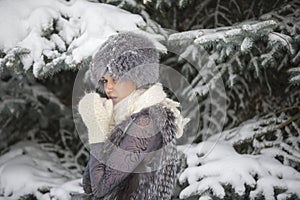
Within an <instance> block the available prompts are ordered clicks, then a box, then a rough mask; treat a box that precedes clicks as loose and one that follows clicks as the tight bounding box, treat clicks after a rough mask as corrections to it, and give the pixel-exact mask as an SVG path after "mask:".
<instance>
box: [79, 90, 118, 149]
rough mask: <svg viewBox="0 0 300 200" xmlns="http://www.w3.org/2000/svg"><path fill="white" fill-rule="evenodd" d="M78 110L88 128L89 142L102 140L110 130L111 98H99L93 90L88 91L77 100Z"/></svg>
mask: <svg viewBox="0 0 300 200" xmlns="http://www.w3.org/2000/svg"><path fill="white" fill-rule="evenodd" d="M78 111H79V114H80V115H81V118H82V120H83V122H84V124H85V125H86V127H87V129H88V135H89V143H90V144H91V143H97V142H103V141H104V140H105V139H106V137H107V135H108V134H109V132H110V125H111V122H112V115H113V103H112V100H111V99H109V100H108V99H106V98H101V97H100V96H99V94H97V93H95V92H92V93H88V94H86V95H84V96H83V98H82V99H81V100H80V101H79V104H78Z"/></svg>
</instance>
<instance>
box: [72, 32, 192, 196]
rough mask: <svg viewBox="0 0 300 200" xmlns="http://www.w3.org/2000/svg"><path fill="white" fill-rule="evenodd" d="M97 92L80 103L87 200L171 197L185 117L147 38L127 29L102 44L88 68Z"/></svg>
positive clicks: (154, 50) (86, 96) (84, 185)
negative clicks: (85, 139) (169, 94)
mask: <svg viewBox="0 0 300 200" xmlns="http://www.w3.org/2000/svg"><path fill="white" fill-rule="evenodd" d="M90 71H91V73H92V76H93V77H92V79H93V82H94V83H95V84H97V92H98V93H100V94H102V95H104V96H105V97H101V95H99V94H98V93H95V92H92V93H88V94H86V95H85V96H84V97H83V98H82V99H81V100H80V102H79V105H78V109H79V113H80V115H81V117H82V119H83V122H84V123H85V125H86V127H87V129H88V137H89V144H90V159H89V162H88V164H87V167H86V170H85V172H84V175H83V187H84V191H85V193H86V194H87V195H88V197H89V199H105V200H133V199H137V200H150V199H151V200H156V199H158V200H163V199H166V200H167V199H171V196H172V193H173V189H174V187H175V185H176V160H177V152H176V146H175V142H176V137H177V138H178V137H180V136H181V135H182V132H183V127H184V125H185V124H186V123H187V122H188V119H184V118H183V117H182V116H181V114H180V111H179V110H178V109H177V107H178V106H179V103H178V102H175V101H173V100H171V99H169V98H167V97H166V93H165V92H164V91H163V87H162V85H161V84H160V83H159V82H158V78H159V54H158V51H157V50H156V49H155V47H154V45H153V43H152V42H151V40H149V39H148V38H146V37H144V36H142V35H139V34H136V33H132V32H125V33H120V34H118V35H114V36H111V37H109V38H108V40H107V41H106V42H105V43H104V44H103V45H102V46H101V47H100V49H99V50H98V52H97V53H96V55H95V56H94V58H93V60H92V65H91V68H90Z"/></svg>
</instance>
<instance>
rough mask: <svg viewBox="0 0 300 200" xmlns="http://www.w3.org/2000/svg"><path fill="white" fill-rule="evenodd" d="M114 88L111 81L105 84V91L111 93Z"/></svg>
mask: <svg viewBox="0 0 300 200" xmlns="http://www.w3.org/2000/svg"><path fill="white" fill-rule="evenodd" d="M113 88H114V83H113V82H112V81H108V82H107V90H109V91H112V90H113Z"/></svg>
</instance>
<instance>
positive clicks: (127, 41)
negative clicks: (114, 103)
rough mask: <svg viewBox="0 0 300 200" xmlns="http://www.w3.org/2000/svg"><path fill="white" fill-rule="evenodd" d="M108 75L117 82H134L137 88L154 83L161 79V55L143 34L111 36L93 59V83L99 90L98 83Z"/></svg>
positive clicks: (124, 33) (127, 33) (128, 33)
mask: <svg viewBox="0 0 300 200" xmlns="http://www.w3.org/2000/svg"><path fill="white" fill-rule="evenodd" d="M106 73H108V74H109V75H111V76H112V77H113V78H114V79H116V80H120V79H121V80H131V81H133V82H135V83H136V85H137V88H141V87H142V86H145V85H149V84H154V83H156V82H158V78H159V53H158V51H157V49H156V48H155V46H154V44H153V43H152V41H151V40H150V39H148V38H147V37H145V36H143V35H140V34H137V33H133V32H123V33H119V34H117V35H112V36H110V37H109V38H108V39H107V41H106V42H104V44H103V45H102V46H101V47H100V48H99V50H98V52H97V53H96V54H95V56H94V57H93V59H92V65H91V74H92V80H93V82H94V84H95V85H98V86H100V90H101V85H99V80H100V79H101V77H102V76H103V75H104V74H106ZM102 87H103V86H102ZM102 91H103V88H102Z"/></svg>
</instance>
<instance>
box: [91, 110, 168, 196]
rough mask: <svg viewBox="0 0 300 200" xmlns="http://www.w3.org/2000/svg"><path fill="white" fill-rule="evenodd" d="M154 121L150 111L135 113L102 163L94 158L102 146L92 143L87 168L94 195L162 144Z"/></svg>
mask: <svg viewBox="0 0 300 200" xmlns="http://www.w3.org/2000/svg"><path fill="white" fill-rule="evenodd" d="M154 124H155V123H153V121H152V120H151V118H150V117H149V115H146V114H144V115H140V116H139V117H137V118H136V119H135V120H134V121H133V123H132V124H131V125H130V126H129V128H128V129H127V130H126V133H125V135H124V137H123V138H122V140H121V141H120V143H119V145H116V146H115V147H116V148H115V149H114V150H113V151H112V152H111V153H110V155H109V156H108V159H107V160H106V161H105V163H104V162H103V161H101V159H97V157H98V158H100V157H101V155H98V156H97V152H99V150H100V149H101V148H103V144H98V143H96V144H91V146H90V147H91V154H92V155H91V156H90V160H89V170H90V179H91V187H92V193H93V196H95V197H97V198H101V197H103V196H105V195H106V194H108V193H109V192H110V191H111V190H112V189H113V188H114V187H116V186H117V185H118V184H120V183H121V182H122V181H123V180H124V179H125V178H126V177H127V176H128V175H129V174H130V173H131V172H133V171H134V170H135V169H136V167H137V166H138V165H139V164H140V163H141V161H143V159H144V158H145V157H147V156H148V155H149V153H151V152H153V151H155V150H158V149H159V148H160V147H161V146H162V137H161V134H155V131H154V130H155V128H154ZM158 133H159V132H158ZM100 151H101V150H100ZM93 152H94V153H93Z"/></svg>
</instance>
